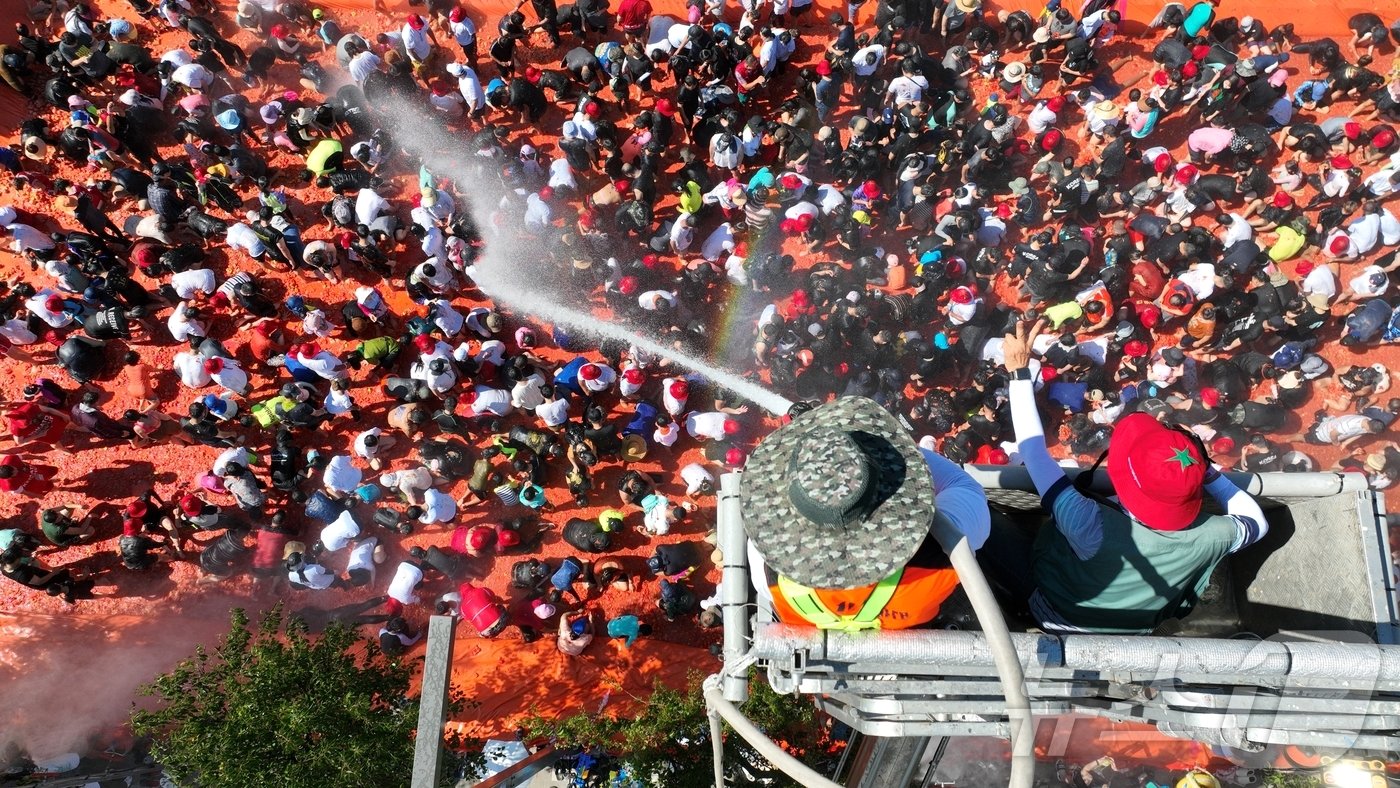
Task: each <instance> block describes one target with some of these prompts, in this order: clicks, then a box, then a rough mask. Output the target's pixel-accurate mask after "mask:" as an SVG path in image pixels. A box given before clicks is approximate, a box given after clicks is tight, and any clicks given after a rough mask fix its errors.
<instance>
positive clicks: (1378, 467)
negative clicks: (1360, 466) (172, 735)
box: [1366, 454, 1385, 473]
mask: <svg viewBox="0 0 1400 788" xmlns="http://www.w3.org/2000/svg"><path fill="white" fill-rule="evenodd" d="M1366 467H1367V468H1370V469H1371V470H1373V471H1375V472H1377V473H1380V472H1381V471H1383V470H1385V455H1384V454H1368V455H1366Z"/></svg>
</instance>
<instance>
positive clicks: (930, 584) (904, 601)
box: [768, 566, 958, 629]
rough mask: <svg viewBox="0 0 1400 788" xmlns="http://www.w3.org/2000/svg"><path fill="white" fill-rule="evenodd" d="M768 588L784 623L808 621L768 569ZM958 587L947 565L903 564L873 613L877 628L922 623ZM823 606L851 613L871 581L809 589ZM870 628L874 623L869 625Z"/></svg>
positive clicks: (855, 612) (866, 593) (863, 601)
mask: <svg viewBox="0 0 1400 788" xmlns="http://www.w3.org/2000/svg"><path fill="white" fill-rule="evenodd" d="M768 575H769V578H768V579H769V581H770V582H769V583H768V590H769V592H770V593H771V594H772V597H773V612H774V613H776V614H777V615H778V620H779V621H782V622H784V623H787V624H811V623H813V622H811V621H809V620H808V619H807V618H806V617H805V616H803V615H802V614H801V613H800V612H799V611H798V610H797V608H796V607H794V606H793V604H792V603H791V602H790V601H789V600H788V599H787V597H786V596H785V595H784V594H783V591H782V590H781V589H779V588H778V580H777V576H776V575H775V574H774V573H773V572H771V571H770V572H768ZM957 587H958V573H957V572H955V571H953V569H952V568H951V567H940V568H936V569H930V568H926V567H919V566H906V567H904V573H903V574H902V575H901V576H900V578H899V585H898V586H897V587H896V588H895V591H894V594H893V595H892V596H891V597H890V600H889V601H888V602H886V603H885V606H884V607H883V608H882V609H881V610H880V614H879V616H878V617H877V619H876V620H877V621H878V623H879V626H878V628H879V629H908V628H910V627H916V626H919V625H920V624H926V623H928V622H929V621H932V620H933V619H934V618H937V617H938V611H939V608H940V607H942V605H943V601H944V600H946V599H947V598H948V597H949V596H951V595H952V593H953V591H954V590H956V589H957ZM812 593H813V594H814V595H815V596H816V597H817V599H818V600H819V601H820V602H821V604H822V605H823V606H824V607H825V608H826V610H828V611H830V612H831V613H833V614H835V615H837V616H840V617H855V616H857V615H858V614H859V613H860V612H861V610H862V608H864V607H865V604H866V601H867V600H869V599H870V597H871V595H872V594H874V593H875V585H874V584H872V585H868V586H861V587H859V588H840V589H829V588H822V589H813V591H812ZM872 628H874V627H872Z"/></svg>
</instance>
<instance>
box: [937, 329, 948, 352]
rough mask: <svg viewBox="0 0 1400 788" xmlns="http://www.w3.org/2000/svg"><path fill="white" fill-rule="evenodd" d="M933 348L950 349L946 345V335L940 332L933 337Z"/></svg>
mask: <svg viewBox="0 0 1400 788" xmlns="http://www.w3.org/2000/svg"><path fill="white" fill-rule="evenodd" d="M933 346H934V347H936V348H938V349H939V350H947V349H948V348H950V347H952V345H950V344H949V343H948V335H947V334H945V333H944V332H942V331H939V332H938V333H937V334H934V335H933Z"/></svg>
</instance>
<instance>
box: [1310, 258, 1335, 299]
mask: <svg viewBox="0 0 1400 788" xmlns="http://www.w3.org/2000/svg"><path fill="white" fill-rule="evenodd" d="M1303 292H1304V293H1305V294H1307V295H1312V294H1313V293H1320V294H1322V295H1325V296H1327V298H1328V299H1331V298H1333V297H1335V296H1336V295H1337V275H1336V274H1334V273H1332V269H1331V268H1328V267H1327V266H1325V265H1319V266H1315V267H1314V268H1313V270H1311V271H1309V272H1308V275H1307V276H1305V277H1303Z"/></svg>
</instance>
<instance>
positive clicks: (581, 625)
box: [569, 618, 588, 638]
mask: <svg viewBox="0 0 1400 788" xmlns="http://www.w3.org/2000/svg"><path fill="white" fill-rule="evenodd" d="M569 631H570V632H572V633H574V637H576V638H577V637H583V633H585V632H587V631H588V622H587V621H584V620H583V619H581V618H576V619H574V623H572V624H570V625H569Z"/></svg>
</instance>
